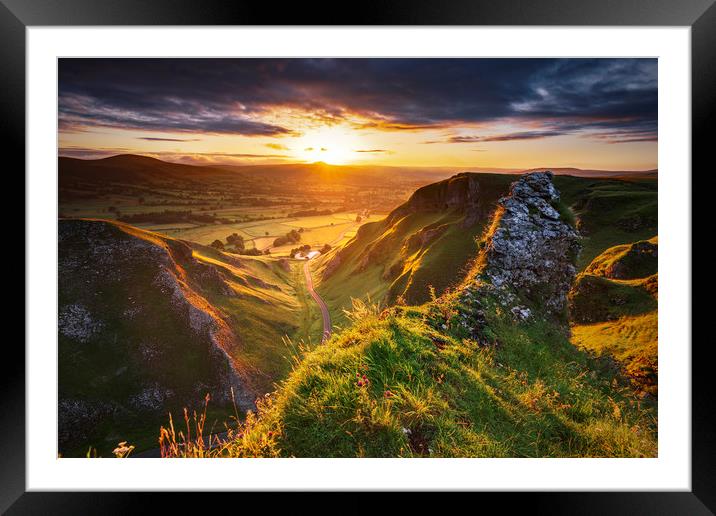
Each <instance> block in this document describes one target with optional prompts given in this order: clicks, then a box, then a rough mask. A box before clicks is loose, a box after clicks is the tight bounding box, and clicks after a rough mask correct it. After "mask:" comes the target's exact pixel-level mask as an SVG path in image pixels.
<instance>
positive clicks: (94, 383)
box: [58, 221, 321, 456]
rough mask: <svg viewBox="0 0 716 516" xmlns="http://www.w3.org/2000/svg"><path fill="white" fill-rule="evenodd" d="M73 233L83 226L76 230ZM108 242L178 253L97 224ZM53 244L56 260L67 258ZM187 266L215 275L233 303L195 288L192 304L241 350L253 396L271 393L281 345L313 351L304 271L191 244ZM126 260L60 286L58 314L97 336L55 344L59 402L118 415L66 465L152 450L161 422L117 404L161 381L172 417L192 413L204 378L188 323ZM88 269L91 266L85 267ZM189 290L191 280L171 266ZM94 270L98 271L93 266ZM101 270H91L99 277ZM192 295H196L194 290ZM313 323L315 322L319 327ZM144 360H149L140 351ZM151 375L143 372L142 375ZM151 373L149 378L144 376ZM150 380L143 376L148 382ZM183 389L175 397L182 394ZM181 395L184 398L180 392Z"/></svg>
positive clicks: (223, 415)
mask: <svg viewBox="0 0 716 516" xmlns="http://www.w3.org/2000/svg"><path fill="white" fill-rule="evenodd" d="M77 222H78V223H80V222H81V221H77ZM96 224H98V225H102V226H103V227H104V228H105V230H106V232H107V233H106V234H105V235H104V236H103V237H102V240H101V242H102V244H101V245H107V244H108V243H110V244H112V245H118V246H120V248H121V246H124V245H129V244H135V243H140V244H141V243H142V242H146V243H147V244H148V246H149V247H148V248H147V249H150V250H151V249H153V248H155V247H154V246H156V249H159V248H163V247H167V248H174V247H177V248H178V247H181V246H184V245H186V243H184V242H181V241H177V240H174V239H171V238H167V237H164V236H160V235H157V234H155V233H150V232H146V231H142V230H139V229H137V228H134V227H132V226H129V225H126V224H121V223H112V222H106V221H97V222H96ZM67 245H72V244H64V246H63V244H61V248H60V253H61V255H62V254H63V253H69V254H70V255H75V251H74V250H73V249H72V248H68V247H67ZM190 245H191V249H192V254H193V257H194V258H195V259H196V260H198V261H199V262H202V263H206V264H211V265H213V266H214V267H216V268H217V269H218V270H220V271H221V272H222V274H223V275H224V277H225V278H226V280H227V282H228V284H229V285H230V287H231V288H232V289H233V290H234V291H235V292H236V294H237V295H236V296H227V295H225V293H223V292H221V291H220V290H219V289H217V288H215V287H214V286H213V285H212V284H211V283H210V282H206V281H202V280H201V279H195V280H196V282H197V283H200V284H201V290H199V291H198V292H200V294H201V295H202V296H203V297H204V299H206V301H208V302H209V304H210V305H211V306H212V307H213V309H214V310H216V311H217V312H218V313H221V314H222V316H223V318H224V320H225V321H226V322H227V323H228V325H229V327H230V328H231V329H232V330H233V331H234V332H235V334H236V335H237V336H238V338H239V341H240V345H239V346H238V347H237V349H236V350H235V352H234V355H235V356H234V358H235V359H236V360H237V361H239V363H241V364H242V367H244V368H245V369H246V370H247V371H248V372H249V374H250V375H251V376H252V378H253V381H254V386H253V387H254V388H255V389H256V391H257V392H258V393H264V392H268V391H270V390H272V389H273V388H274V382H276V381H278V380H280V379H281V378H283V377H284V376H285V375H286V374H287V373H288V371H289V370H290V360H289V358H290V355H291V350H290V348H289V347H287V345H286V343H285V342H284V340H283V337H284V336H285V335H288V336H289V337H291V338H295V339H302V340H305V341H307V342H308V341H312V342H318V341H319V340H320V339H319V337H320V334H321V330H320V328H312V327H311V325H313V326H315V325H316V323H315V319H317V317H316V316H315V314H313V313H312V312H308V311H309V310H313V306H312V305H313V303H312V300H310V299H308V298H307V295H306V293H305V285H304V278H303V274H302V271H299V268H298V267H297V266H296V265H292V268H291V269H289V270H288V271H285V270H284V269H283V268H282V267H281V266H280V265H279V264H278V261H277V260H275V259H273V260H272V259H270V258H264V257H256V258H253V257H242V258H241V259H240V260H238V259H237V258H236V257H233V256H227V255H224V254H223V253H221V252H219V251H217V250H215V249H213V248H210V247H204V246H200V245H197V244H190ZM152 256H153V255H148V257H147V258H146V259H145V258H143V257H142V256H141V255H134V257H133V258H132V259H131V260H129V261H128V262H127V263H126V264H125V265H123V266H122V267H121V269H120V270H114V271H111V273H110V274H93V273H90V274H85V273H82V275H83V277H84V278H85V279H86V281H85V280H82V281H79V280H72V279H71V278H74V276H65V277H64V281H62V282H61V285H60V290H59V300H58V301H59V305H60V307H61V309H62V307H64V306H67V305H70V304H74V303H78V302H79V303H80V304H81V305H82V306H84V307H86V308H87V309H88V310H89V312H90V313H93V314H100V317H101V321H102V325H103V326H102V332H101V333H100V334H99V335H97V336H96V339H95V340H96V342H95V340H93V341H91V344H86V343H78V342H76V341H74V340H72V339H69V338H68V337H66V336H64V335H63V334H62V333H60V335H59V380H60V382H59V390H60V397H61V398H69V399H83V400H89V401H92V400H96V401H97V402H101V403H116V404H118V405H119V406H121V407H123V408H122V409H121V417H119V419H117V418H112V417H106V418H104V421H100V423H99V425H98V426H97V427H96V428H95V429H94V431H93V432H91V433H90V434H89V435H88V436H86V439H80V440H79V441H82V442H77V443H76V445H75V446H73V447H72V448H69V449H66V450H63V453H64V455H66V456H67V455H83V454H84V453H85V452H86V451H87V447H88V446H89V445H92V446H94V447H95V448H97V449H98V450H99V451H100V453H102V454H104V455H106V454H107V452H108V451H109V450H111V449H112V448H113V447H114V446H115V445H116V444H117V442H118V441H120V440H127V439H131V441H132V443H133V444H135V445H136V446H137V449H138V450H141V449H142V448H149V447H154V446H156V436H157V428H158V425H159V424H161V423H164V422H165V417H166V414H165V413H163V412H160V413H158V414H153V415H152V414H148V413H146V412H143V411H135V410H133V409H131V408H130V407H127V406H126V405H125V400H126V399H127V398H128V397H129V396H131V395H132V394H133V393H136V392H137V390H138V389H141V388H142V387H143V386H146V384H147V378H149V377H157V378H163V379H164V382H166V383H167V384H169V385H172V386H177V387H173V388H174V390H175V391H176V400H177V401H176V406H174V407H173V408H171V407H170V408H171V409H172V410H173V412H174V413H175V414H176V413H180V412H181V410H182V409H183V407H184V406H185V405H189V406H190V408H191V404H192V403H191V401H190V400H192V399H193V398H194V397H195V396H194V393H193V391H192V389H193V386H194V384H195V383H196V379H197V378H207V377H210V376H211V375H212V372H211V370H210V366H209V364H208V363H207V362H206V350H204V349H203V348H201V347H198V346H197V344H196V337H195V336H194V335H193V334H192V333H191V332H187V331H184V330H183V328H184V327H185V325H186V321H184V320H180V319H181V317H180V316H179V315H178V314H177V313H176V312H175V311H174V310H173V309H171V308H170V300H169V297H168V295H167V294H165V293H162V292H161V291H160V290H159V289H157V288H154V287H152V283H153V281H154V278H155V274H156V271H157V268H156V261H155V258H152ZM90 263H91V262H90ZM179 266H180V267H182V268H184V272H185V273H187V274H188V278H189V281H190V282H192V281H194V280H192V271H191V270H190V269H189V268H188V267H187V266H185V265H184V266H182V265H179ZM98 267H99V266H98ZM98 270H99V269H98ZM197 288H198V287H197ZM133 309H139V310H140V312H139V314H140V315H139V316H133V317H131V318H129V317H128V316H127V315H126V314H127V313H128V310H130V311H131V310H133ZM319 323H320V319H319ZM147 350H150V351H147ZM150 352H151V353H156V352H158V353H161V357H162V358H161V360H156V361H151V360H150V361H149V362H146V360H145V358H144V353H150ZM147 368H149V369H147ZM147 371H149V373H147ZM148 375H149V376H148ZM182 386H183V387H182ZM182 388H184V389H185V391H186V392H184V391H182V390H181V389H182ZM212 411H213V412H212V413H211V414H210V417H213V418H214V419H210V422H209V424H208V425H207V426H208V427H210V426H211V425H212V424H213V423H214V422H218V421H225V420H227V419H228V416H229V415H232V414H233V407H219V406H217V405H216V403H212Z"/></svg>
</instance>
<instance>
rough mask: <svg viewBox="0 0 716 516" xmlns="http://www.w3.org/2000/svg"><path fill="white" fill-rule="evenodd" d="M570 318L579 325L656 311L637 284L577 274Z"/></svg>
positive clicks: (643, 288) (642, 285)
mask: <svg viewBox="0 0 716 516" xmlns="http://www.w3.org/2000/svg"><path fill="white" fill-rule="evenodd" d="M569 305H570V317H571V319H572V320H573V321H575V322H578V323H585V322H586V323H589V322H601V321H613V320H616V319H618V318H619V317H622V316H627V315H639V314H643V313H647V312H652V311H655V310H656V308H657V301H656V299H655V298H654V297H653V295H652V294H651V293H650V292H649V289H648V288H647V287H646V286H645V285H644V282H643V281H642V282H640V281H628V280H627V281H624V280H621V281H620V280H611V279H608V278H603V277H601V276H594V275H592V274H587V273H582V274H580V275H579V276H578V277H577V279H576V281H575V285H574V287H573V288H572V291H571V292H570V294H569Z"/></svg>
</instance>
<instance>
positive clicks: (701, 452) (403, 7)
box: [0, 0, 716, 515]
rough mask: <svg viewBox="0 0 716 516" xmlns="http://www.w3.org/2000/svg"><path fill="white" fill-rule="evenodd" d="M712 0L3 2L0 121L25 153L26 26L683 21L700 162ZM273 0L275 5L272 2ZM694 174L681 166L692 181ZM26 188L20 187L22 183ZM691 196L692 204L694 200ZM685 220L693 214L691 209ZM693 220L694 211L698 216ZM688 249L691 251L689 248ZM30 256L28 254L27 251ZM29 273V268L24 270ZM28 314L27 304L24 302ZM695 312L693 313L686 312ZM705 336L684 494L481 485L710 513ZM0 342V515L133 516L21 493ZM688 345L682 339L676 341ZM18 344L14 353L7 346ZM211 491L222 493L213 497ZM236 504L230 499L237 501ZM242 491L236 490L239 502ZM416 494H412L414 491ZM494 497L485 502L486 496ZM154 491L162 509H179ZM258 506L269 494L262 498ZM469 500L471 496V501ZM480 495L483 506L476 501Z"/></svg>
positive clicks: (548, 507)
mask: <svg viewBox="0 0 716 516" xmlns="http://www.w3.org/2000/svg"><path fill="white" fill-rule="evenodd" d="M714 2H715V0H679V1H676V0H540V1H536V0H533V1H530V0H502V1H499V2H496V1H494V0H493V1H485V0H459V1H453V2H451V3H449V4H446V3H445V2H435V1H430V0H427V1H426V0H410V1H382V2H379V3H378V2H363V3H361V4H355V5H354V6H353V7H350V6H349V4H344V5H343V6H342V7H340V6H338V4H332V6H310V5H306V4H305V3H282V4H271V3H266V2H264V3H257V2H246V1H243V0H242V1H230V2H229V1H225V0H224V1H222V0H204V1H190V0H145V1H142V0H0V38H1V40H2V44H0V64H1V67H0V70H2V80H1V82H2V88H1V89H0V121H1V122H0V126H2V127H3V128H4V129H5V133H6V134H5V138H4V147H5V150H6V153H12V155H13V156H14V157H15V158H19V163H18V165H17V170H20V167H23V168H22V170H24V165H25V163H24V161H25V140H24V135H25V109H24V108H25V30H26V28H27V27H31V26H63V25H67V26H77V25H143V26H149V25H195V26H196V25H202V26H206V25H272V26H278V25H338V26H347V25H452V26H457V25H463V26H464V25H503V26H504V25H563V26H564V25H571V26H594V25H602V26H689V27H691V37H692V41H691V43H692V46H691V52H692V54H691V56H692V63H691V69H692V76H691V79H692V169H701V168H703V169H705V170H708V168H707V164H708V165H709V166H710V168H712V167H713V160H712V159H711V161H708V162H707V159H709V157H710V156H709V154H710V152H709V151H710V147H712V146H713V144H712V143H711V139H710V138H709V136H708V135H709V131H708V129H709V128H710V127H709V126H711V125H713V122H714V120H715V118H716V117H715V116H714V114H715V113H716V6H715V5H714ZM278 5H280V7H277V6H278ZM691 174H692V172H691V171H684V175H685V179H687V178H688V179H689V180H691V178H692V177H693V176H691ZM21 188H22V187H21ZM694 204H695V203H694V201H693V199H692V205H694ZM692 218H693V217H692ZM694 222H696V219H694ZM692 253H693V249H692ZM26 258H27V257H26ZM31 273H32V271H29V270H27V267H26V268H25V276H26V277H27V275H28V274H31ZM25 308H26V310H32V306H26V307H25ZM692 320H693V316H692ZM711 340H712V339H703V340H701V341H697V340H694V342H693V347H692V371H693V378H692V457H691V465H692V491H691V492H634V493H626V492H604V493H521V494H516V493H503V494H496V493H493V494H491V493H484V494H479V495H478V496H479V497H481V498H485V499H496V500H494V501H497V502H498V503H505V502H508V503H509V506H512V505H513V504H515V503H517V504H520V505H522V504H525V505H526V506H528V507H529V508H530V510H531V511H536V512H537V513H542V512H546V513H549V514H607V513H609V514H632V515H634V514H692V515H698V514H713V513H714V512H716V460H715V457H716V428H715V427H714V424H713V420H714V417H713V411H712V400H713V399H714V398H713V394H714V388H713V382H711V380H710V374H711V369H712V365H711V362H710V361H709V360H708V354H709V350H710V348H711V346H712V343H711V342H710V341H711ZM10 344H11V342H10V339H6V342H5V350H4V351H3V353H4V356H3V360H2V363H3V372H2V379H1V380H0V382H2V390H1V391H0V429H2V436H1V437H0V465H1V466H0V511H1V512H5V511H7V514H90V513H91V514H94V513H105V514H129V513H133V512H145V511H144V510H138V509H140V508H144V509H145V510H146V509H148V508H149V505H148V503H149V501H148V500H147V498H148V497H149V496H152V495H149V494H137V493H114V492H113V493H79V492H75V493H58V492H52V493H37V492H31V493H28V492H26V489H25V446H26V444H27V443H26V442H25V356H24V352H23V350H22V349H21V348H20V347H19V346H18V345H17V342H12V346H10ZM675 344H678V345H688V344H689V343H675ZM10 347H14V348H15V349H14V354H15V356H13V354H12V353H13V352H11V351H9V350H8V349H7V348H10ZM213 496H220V497H221V498H222V499H226V497H225V496H223V495H219V494H218V493H215V494H214V495H213ZM234 500H235V498H234ZM249 500H251V498H250V497H247V496H246V495H242V502H241V503H242V505H241V508H239V507H237V509H239V510H246V509H245V507H246V506H245V505H244V504H245V503H246V502H247V501H249ZM417 500H420V498H417ZM491 501H492V500H491ZM185 503H186V498H185V497H184V496H177V495H171V496H167V495H162V500H161V501H160V505H162V510H164V511H172V510H180V509H181V508H186V506H185ZM263 503H266V502H263ZM470 503H476V502H474V501H473V502H470ZM478 503H482V501H479V502H478Z"/></svg>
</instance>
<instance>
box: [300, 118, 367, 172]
mask: <svg viewBox="0 0 716 516" xmlns="http://www.w3.org/2000/svg"><path fill="white" fill-rule="evenodd" d="M357 145H358V138H357V137H356V135H355V134H352V133H351V129H349V128H345V127H338V126H334V127H322V128H319V129H316V130H312V131H310V132H307V133H305V134H304V135H303V136H300V137H299V138H297V139H296V141H295V143H294V145H292V148H293V150H294V152H295V154H296V158H297V159H300V160H302V161H307V162H311V163H312V162H314V161H323V162H325V163H330V164H331V165H344V164H346V163H350V162H351V161H353V160H354V159H355V149H356V148H357Z"/></svg>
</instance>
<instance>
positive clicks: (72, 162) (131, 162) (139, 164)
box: [58, 154, 241, 188]
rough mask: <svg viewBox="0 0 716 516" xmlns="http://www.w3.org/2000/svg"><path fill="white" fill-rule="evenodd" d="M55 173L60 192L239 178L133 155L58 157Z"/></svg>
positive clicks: (229, 172) (209, 169)
mask: <svg viewBox="0 0 716 516" xmlns="http://www.w3.org/2000/svg"><path fill="white" fill-rule="evenodd" d="M58 170H59V184H60V187H61V188H62V187H66V186H69V185H71V184H72V183H75V182H78V181H83V182H91V183H125V184H131V185H143V184H157V183H166V182H173V181H179V182H182V181H205V180H207V179H212V180H216V179H223V180H237V179H240V178H241V176H240V175H239V174H237V173H236V172H234V171H229V170H223V169H219V168H215V167H197V166H194V165H182V164H179V163H169V162H166V161H161V160H158V159H154V158H149V157H146V156H136V155H133V154H122V155H118V156H112V157H109V158H103V159H95V160H84V159H77V158H65V157H60V158H58Z"/></svg>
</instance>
